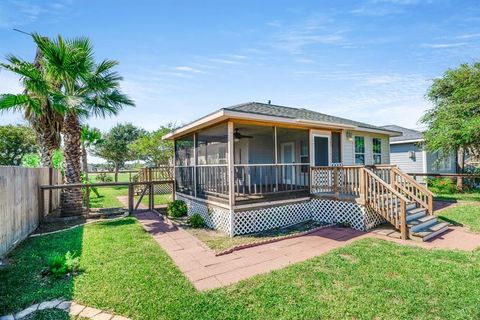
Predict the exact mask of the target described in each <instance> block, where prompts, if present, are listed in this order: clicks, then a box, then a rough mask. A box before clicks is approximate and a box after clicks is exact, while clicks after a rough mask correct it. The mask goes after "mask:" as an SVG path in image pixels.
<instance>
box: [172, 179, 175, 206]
mask: <svg viewBox="0 0 480 320" xmlns="http://www.w3.org/2000/svg"><path fill="white" fill-rule="evenodd" d="M173 200H175V179H174V180H172V201H173Z"/></svg>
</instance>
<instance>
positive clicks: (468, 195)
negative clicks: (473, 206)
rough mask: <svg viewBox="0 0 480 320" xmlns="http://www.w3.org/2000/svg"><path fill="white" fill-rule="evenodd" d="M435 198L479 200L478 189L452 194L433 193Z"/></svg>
mask: <svg viewBox="0 0 480 320" xmlns="http://www.w3.org/2000/svg"><path fill="white" fill-rule="evenodd" d="M435 200H448V201H480V190H471V191H465V192H463V193H452V194H435Z"/></svg>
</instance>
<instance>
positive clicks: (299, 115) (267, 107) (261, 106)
mask: <svg viewBox="0 0 480 320" xmlns="http://www.w3.org/2000/svg"><path fill="white" fill-rule="evenodd" d="M224 109H226V110H233V111H240V112H247V113H254V114H261V115H267V116H275V117H284V118H290V119H302V120H309V121H320V122H329V123H339V124H345V125H353V126H357V127H360V128H368V129H376V130H387V131H396V130H390V129H387V128H382V127H377V126H373V125H370V124H367V123H362V122H358V121H353V120H349V119H344V118H340V117H335V116H330V115H328V114H324V113H320V112H316V111H312V110H307V109H303V108H300V109H299V108H291V107H285V106H278V105H273V104H266V103H259V102H248V103H243V104H239V105H236V106H232V107H228V108H224Z"/></svg>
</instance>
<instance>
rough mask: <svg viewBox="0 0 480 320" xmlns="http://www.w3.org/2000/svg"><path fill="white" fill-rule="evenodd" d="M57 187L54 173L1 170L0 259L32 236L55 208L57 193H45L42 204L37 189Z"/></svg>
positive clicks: (56, 177)
mask: <svg viewBox="0 0 480 320" xmlns="http://www.w3.org/2000/svg"><path fill="white" fill-rule="evenodd" d="M58 183H61V175H60V172H59V171H57V170H55V169H49V168H23V167H3V166H0V257H2V256H3V255H5V254H6V253H7V252H8V251H10V250H11V249H12V248H13V247H15V245H17V244H18V243H20V241H22V240H23V239H25V238H26V237H27V236H28V235H29V234H30V233H31V232H33V231H34V230H35V229H36V228H37V226H38V224H39V221H40V220H41V219H42V218H43V216H44V215H45V214H47V213H48V212H50V211H52V210H55V209H56V208H58V206H59V204H60V192H59V191H58V190H52V191H49V192H46V193H45V194H44V196H43V201H39V192H38V187H39V186H40V185H43V184H58ZM41 202H43V203H44V205H43V206H40V205H39V203H41Z"/></svg>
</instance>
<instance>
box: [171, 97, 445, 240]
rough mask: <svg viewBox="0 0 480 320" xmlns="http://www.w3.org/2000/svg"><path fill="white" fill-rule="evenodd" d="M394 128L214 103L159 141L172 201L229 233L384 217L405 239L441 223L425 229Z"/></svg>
mask: <svg viewBox="0 0 480 320" xmlns="http://www.w3.org/2000/svg"><path fill="white" fill-rule="evenodd" d="M400 135H401V133H400V132H397V131H394V130H390V129H386V128H380V127H376V126H373V125H369V124H366V123H361V122H357V121H353V120H348V119H344V118H339V117H334V116H330V115H326V114H322V113H318V112H315V111H311V110H307V109H299V108H291V107H284V106H278V105H272V104H270V103H269V104H264V103H258V102H251V103H245V104H240V105H236V106H232V107H228V108H222V109H220V110H217V111H215V112H213V113H211V114H208V115H206V116H204V117H202V118H200V119H198V120H196V121H193V122H191V123H189V124H187V125H185V126H183V127H181V128H178V129H176V130H175V131H173V132H171V133H170V134H168V135H166V136H165V137H164V139H170V140H174V143H175V159H174V162H175V177H174V178H175V179H174V180H175V190H176V193H175V197H176V199H180V200H183V201H185V202H186V203H187V206H188V214H193V213H199V214H201V215H202V216H203V218H204V219H205V222H206V223H207V225H208V226H210V227H211V228H215V229H219V230H222V231H224V232H225V233H227V234H229V235H231V236H235V235H240V234H247V233H252V232H259V231H262V230H266V229H271V228H276V227H282V226H287V225H292V224H296V223H299V222H302V221H306V220H319V221H324V222H332V223H343V224H347V225H349V226H351V227H352V228H355V229H359V230H368V229H370V228H373V227H374V226H376V225H378V224H381V223H384V222H386V221H387V222H389V223H391V224H392V225H394V226H395V228H397V229H399V230H401V231H402V235H403V237H404V238H406V237H407V236H408V234H410V235H412V236H413V235H415V234H416V233H418V232H419V231H422V232H424V233H423V234H422V237H430V236H433V235H435V234H436V232H439V231H442V232H443V231H444V230H445V227H446V225H445V224H440V225H439V226H437V229H431V228H430V227H433V226H436V225H437V221H436V218H434V216H432V215H431V214H432V211H433V208H432V194H431V193H430V192H429V191H428V190H426V188H424V187H423V186H421V185H420V184H418V183H416V182H415V181H414V180H413V179H412V178H411V177H409V176H407V175H405V174H404V173H403V172H402V171H400V170H398V169H397V168H394V167H391V166H390V165H389V163H390V138H391V137H396V136H400ZM419 219H420V220H419ZM421 219H424V220H425V221H423V220H421ZM407 220H408V221H407ZM430 229H431V230H430ZM427 233H428V234H427Z"/></svg>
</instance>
